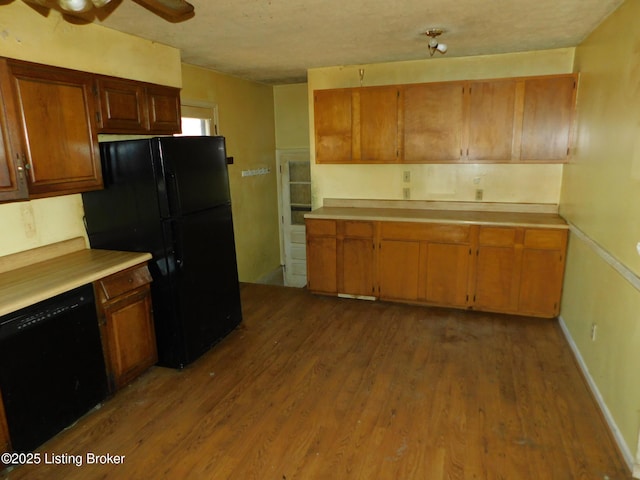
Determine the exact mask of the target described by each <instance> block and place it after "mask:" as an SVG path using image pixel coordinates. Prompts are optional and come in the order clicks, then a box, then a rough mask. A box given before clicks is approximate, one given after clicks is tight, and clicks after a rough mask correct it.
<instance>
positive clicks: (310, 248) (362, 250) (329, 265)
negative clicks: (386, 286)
mask: <svg viewBox="0 0 640 480" xmlns="http://www.w3.org/2000/svg"><path fill="white" fill-rule="evenodd" d="M306 232H307V288H308V289H309V290H310V291H312V292H317V293H330V294H337V293H341V294H347V295H354V296H374V295H375V265H376V262H375V244H374V223H373V222H362V221H349V220H307V221H306Z"/></svg>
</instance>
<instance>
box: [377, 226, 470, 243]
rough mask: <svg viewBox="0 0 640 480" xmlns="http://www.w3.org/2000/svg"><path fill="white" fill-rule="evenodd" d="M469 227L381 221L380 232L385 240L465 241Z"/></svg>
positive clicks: (467, 237) (467, 239)
mask: <svg viewBox="0 0 640 480" xmlns="http://www.w3.org/2000/svg"><path fill="white" fill-rule="evenodd" d="M469 232H470V228H469V226H467V225H450V224H439V223H420V222H383V223H382V225H381V228H380V234H381V237H382V238H383V239H387V240H422V241H428V242H447V243H467V242H469Z"/></svg>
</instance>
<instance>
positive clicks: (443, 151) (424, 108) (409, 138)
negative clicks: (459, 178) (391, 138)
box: [401, 82, 465, 163]
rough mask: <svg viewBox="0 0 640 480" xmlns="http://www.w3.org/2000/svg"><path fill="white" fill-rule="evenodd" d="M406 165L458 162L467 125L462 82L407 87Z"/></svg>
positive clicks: (404, 112)
mask: <svg viewBox="0 0 640 480" xmlns="http://www.w3.org/2000/svg"><path fill="white" fill-rule="evenodd" d="M402 118H403V122H402V126H403V128H402V129H401V135H402V136H403V151H404V161H405V162H407V163H420V162H428V161H434V162H435V161H446V162H450V161H457V160H459V159H460V157H461V155H462V152H461V149H462V144H463V140H464V138H463V130H464V122H465V103H464V84H463V83H462V82H444V83H421V84H416V85H405V86H404V88H403V95H402Z"/></svg>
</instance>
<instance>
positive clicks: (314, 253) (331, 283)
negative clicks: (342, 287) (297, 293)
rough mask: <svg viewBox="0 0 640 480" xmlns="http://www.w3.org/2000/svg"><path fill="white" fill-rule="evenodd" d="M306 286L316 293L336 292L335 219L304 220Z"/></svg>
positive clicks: (336, 243)
mask: <svg viewBox="0 0 640 480" xmlns="http://www.w3.org/2000/svg"><path fill="white" fill-rule="evenodd" d="M305 224H306V233H307V288H308V289H309V291H312V292H318V293H337V292H338V272H337V265H338V239H337V237H336V233H337V232H336V221H335V220H315V219H312V220H306V222H305Z"/></svg>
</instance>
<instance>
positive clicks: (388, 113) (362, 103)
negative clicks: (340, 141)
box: [353, 86, 400, 163]
mask: <svg viewBox="0 0 640 480" xmlns="http://www.w3.org/2000/svg"><path fill="white" fill-rule="evenodd" d="M399 95H400V93H399V89H398V87H396V86H390V87H366V88H358V89H355V90H354V100H353V101H354V103H355V107H356V109H355V112H356V114H355V116H354V119H353V135H354V147H353V158H354V161H356V162H363V163H394V162H397V161H398V155H399V144H398V104H399V102H398V99H399Z"/></svg>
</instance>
